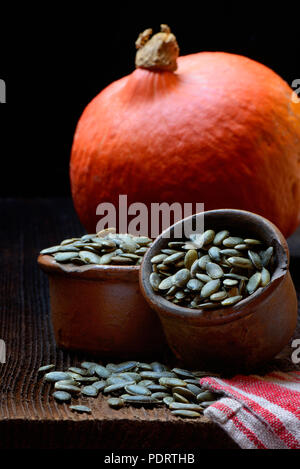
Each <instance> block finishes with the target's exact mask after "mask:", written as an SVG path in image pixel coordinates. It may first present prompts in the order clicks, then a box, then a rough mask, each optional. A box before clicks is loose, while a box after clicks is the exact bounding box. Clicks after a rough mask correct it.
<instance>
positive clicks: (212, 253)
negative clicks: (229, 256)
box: [208, 246, 221, 262]
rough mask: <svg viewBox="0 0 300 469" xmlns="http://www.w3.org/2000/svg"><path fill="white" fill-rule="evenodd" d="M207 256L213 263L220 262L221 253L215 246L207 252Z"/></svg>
mask: <svg viewBox="0 0 300 469" xmlns="http://www.w3.org/2000/svg"><path fill="white" fill-rule="evenodd" d="M208 255H209V257H210V258H211V260H212V261H214V262H221V253H220V249H219V248H218V247H217V246H212V247H211V248H209V250H208Z"/></svg>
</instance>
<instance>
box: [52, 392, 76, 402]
mask: <svg viewBox="0 0 300 469" xmlns="http://www.w3.org/2000/svg"><path fill="white" fill-rule="evenodd" d="M52 396H53V397H54V399H56V400H57V401H60V402H68V401H70V400H71V398H72V396H71V394H69V393H68V392H65V391H55V392H54V393H53V394H52Z"/></svg>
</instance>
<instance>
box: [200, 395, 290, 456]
mask: <svg viewBox="0 0 300 469" xmlns="http://www.w3.org/2000/svg"><path fill="white" fill-rule="evenodd" d="M219 402H221V403H222V404H224V405H226V406H227V407H229V408H230V409H231V410H233V411H234V413H235V415H236V416H237V418H238V419H239V420H240V421H241V423H243V424H244V426H245V427H246V428H248V429H249V431H252V433H254V434H255V435H256V436H257V438H258V439H259V440H260V441H261V443H262V444H263V445H264V446H265V447H266V448H269V449H287V446H286V445H285V444H284V442H283V441H282V440H281V438H279V437H278V436H277V435H276V434H274V433H273V431H271V430H270V428H269V427H268V426H267V425H266V424H265V423H264V422H262V421H260V420H259V419H258V418H257V417H256V415H255V414H253V413H252V412H251V413H249V412H247V410H245V408H243V407H242V406H241V404H240V403H238V407H237V401H236V400H235V399H231V398H223V399H221V400H220V401H219ZM208 409H211V411H212V410H213V409H214V407H213V406H210V407H208ZM204 414H205V412H204ZM223 414H224V415H226V413H225V412H224V413H223ZM226 418H227V419H228V417H227V415H226ZM224 423H225V422H224ZM244 437H245V438H247V437H246V435H244Z"/></svg>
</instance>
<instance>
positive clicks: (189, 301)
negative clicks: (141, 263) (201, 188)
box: [149, 229, 274, 309]
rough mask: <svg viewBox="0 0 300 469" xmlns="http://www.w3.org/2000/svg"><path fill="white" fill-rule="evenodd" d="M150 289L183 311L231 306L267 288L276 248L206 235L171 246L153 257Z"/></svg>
mask: <svg viewBox="0 0 300 469" xmlns="http://www.w3.org/2000/svg"><path fill="white" fill-rule="evenodd" d="M151 263H152V273H151V274H150V278H149V281H150V284H151V286H152V288H153V290H154V291H155V292H157V293H158V294H160V295H162V296H164V297H165V298H166V299H167V300H169V301H171V302H172V303H174V304H177V305H179V306H183V307H188V308H195V309H215V308H218V307H224V306H231V305H234V304H236V303H238V302H239V301H241V300H242V299H244V298H245V297H247V296H249V295H252V294H253V293H254V292H255V291H256V290H258V289H259V288H264V287H266V286H267V285H268V283H269V282H270V280H271V272H272V269H273V268H274V256H273V247H272V246H264V245H263V243H262V242H261V241H260V240H259V239H253V238H250V237H246V238H242V237H240V236H233V235H231V234H230V233H229V231H228V230H222V231H219V232H218V233H215V231H214V230H211V229H209V230H206V231H205V232H204V233H202V234H193V235H191V236H190V238H189V239H186V240H185V241H176V240H174V241H170V242H169V243H168V245H167V247H166V248H165V249H162V250H161V251H160V252H159V253H158V254H157V255H155V256H154V257H152V259H151Z"/></svg>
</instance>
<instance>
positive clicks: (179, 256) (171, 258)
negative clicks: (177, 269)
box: [163, 252, 184, 265]
mask: <svg viewBox="0 0 300 469" xmlns="http://www.w3.org/2000/svg"><path fill="white" fill-rule="evenodd" d="M183 257H184V252H176V253H175V254H171V255H170V256H168V257H167V258H166V259H165V260H164V261H163V264H167V265H168V264H175V262H177V261H179V260H180V259H182V258H183Z"/></svg>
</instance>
